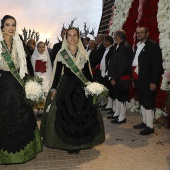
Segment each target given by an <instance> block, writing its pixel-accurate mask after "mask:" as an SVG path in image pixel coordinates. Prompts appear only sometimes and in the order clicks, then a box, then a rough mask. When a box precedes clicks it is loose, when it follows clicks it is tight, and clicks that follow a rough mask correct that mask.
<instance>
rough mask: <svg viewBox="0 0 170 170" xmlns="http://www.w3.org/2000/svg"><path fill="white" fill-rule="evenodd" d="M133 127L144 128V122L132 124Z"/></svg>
mask: <svg viewBox="0 0 170 170" xmlns="http://www.w3.org/2000/svg"><path fill="white" fill-rule="evenodd" d="M133 128H134V129H144V128H146V124H145V123H144V122H142V123H139V124H137V125H134V126H133Z"/></svg>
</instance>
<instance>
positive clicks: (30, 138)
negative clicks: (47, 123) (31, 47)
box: [0, 15, 42, 164]
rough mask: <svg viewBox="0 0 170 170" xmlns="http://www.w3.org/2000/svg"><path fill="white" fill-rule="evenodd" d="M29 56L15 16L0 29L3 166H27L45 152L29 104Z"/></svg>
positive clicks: (0, 147) (0, 158)
mask: <svg viewBox="0 0 170 170" xmlns="http://www.w3.org/2000/svg"><path fill="white" fill-rule="evenodd" d="M26 73H27V64H26V55H25V52H24V48H23V44H22V41H21V39H20V37H19V35H18V33H17V23H16V19H15V18H14V17H13V16H10V15H5V16H4V17H3V18H2V20H1V29H0V164H16V163H24V162H27V161H29V160H31V159H33V158H35V157H36V154H37V153H39V152H41V151H42V143H41V138H40V134H39V130H38V127H37V124H36V120H35V116H34V113H33V110H32V108H31V106H30V105H28V104H27V103H26V93H25V82H24V78H25V75H26Z"/></svg>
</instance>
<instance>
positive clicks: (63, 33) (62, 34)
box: [61, 29, 67, 40]
mask: <svg viewBox="0 0 170 170" xmlns="http://www.w3.org/2000/svg"><path fill="white" fill-rule="evenodd" d="M66 32H67V29H64V30H62V32H61V38H62V40H63V39H64V36H65V34H66Z"/></svg>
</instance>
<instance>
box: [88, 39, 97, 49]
mask: <svg viewBox="0 0 170 170" xmlns="http://www.w3.org/2000/svg"><path fill="white" fill-rule="evenodd" d="M95 46H96V44H95V41H94V40H90V42H89V49H93V48H95Z"/></svg>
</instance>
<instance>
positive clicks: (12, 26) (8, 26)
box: [2, 18, 16, 36]
mask: <svg viewBox="0 0 170 170" xmlns="http://www.w3.org/2000/svg"><path fill="white" fill-rule="evenodd" d="M2 30H3V32H4V35H7V36H13V35H14V34H15V31H16V22H15V20H14V19H12V18H9V19H7V20H5V22H4V27H3V29H2Z"/></svg>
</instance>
